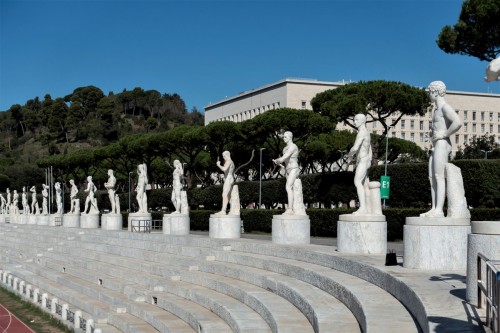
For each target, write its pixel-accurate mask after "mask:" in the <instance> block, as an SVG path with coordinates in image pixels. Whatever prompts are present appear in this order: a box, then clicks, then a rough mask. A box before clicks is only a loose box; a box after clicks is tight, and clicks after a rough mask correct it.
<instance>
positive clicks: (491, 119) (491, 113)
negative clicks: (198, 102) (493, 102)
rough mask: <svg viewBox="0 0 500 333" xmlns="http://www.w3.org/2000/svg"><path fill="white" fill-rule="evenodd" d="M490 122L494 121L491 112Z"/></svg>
mask: <svg viewBox="0 0 500 333" xmlns="http://www.w3.org/2000/svg"><path fill="white" fill-rule="evenodd" d="M490 121H493V112H490Z"/></svg>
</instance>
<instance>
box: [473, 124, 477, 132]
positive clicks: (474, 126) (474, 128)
mask: <svg viewBox="0 0 500 333" xmlns="http://www.w3.org/2000/svg"><path fill="white" fill-rule="evenodd" d="M472 133H476V124H475V123H474V124H472Z"/></svg>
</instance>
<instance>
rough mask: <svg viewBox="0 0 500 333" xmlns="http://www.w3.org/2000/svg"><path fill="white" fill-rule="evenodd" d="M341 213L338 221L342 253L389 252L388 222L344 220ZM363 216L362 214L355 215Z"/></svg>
mask: <svg viewBox="0 0 500 333" xmlns="http://www.w3.org/2000/svg"><path fill="white" fill-rule="evenodd" d="M342 216H346V215H341V217H340V219H339V221H338V222H337V250H338V251H339V252H342V253H357V254H382V255H383V254H386V253H387V222H386V221H385V216H383V215H382V216H383V218H384V219H383V221H373V220H369V216H363V220H358V221H352V220H347V221H346V220H343V219H342ZM347 216H353V215H347ZM354 217H357V218H359V217H362V216H359V215H357V216H354ZM372 217H374V218H377V217H378V218H380V216H372Z"/></svg>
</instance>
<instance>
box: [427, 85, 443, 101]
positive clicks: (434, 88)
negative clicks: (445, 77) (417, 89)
mask: <svg viewBox="0 0 500 333" xmlns="http://www.w3.org/2000/svg"><path fill="white" fill-rule="evenodd" d="M427 92H428V93H429V96H430V97H431V99H432V98H433V97H437V96H441V97H444V95H445V94H446V85H445V84H444V82H443V81H433V82H431V83H429V86H428V87H427Z"/></svg>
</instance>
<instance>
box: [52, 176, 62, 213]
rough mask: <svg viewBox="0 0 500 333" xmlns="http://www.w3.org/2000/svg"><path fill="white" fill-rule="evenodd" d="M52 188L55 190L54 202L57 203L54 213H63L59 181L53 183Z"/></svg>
mask: <svg viewBox="0 0 500 333" xmlns="http://www.w3.org/2000/svg"><path fill="white" fill-rule="evenodd" d="M54 189H55V190H56V204H57V212H56V214H62V213H63V203H62V188H61V183H59V182H57V183H55V185H54Z"/></svg>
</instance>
